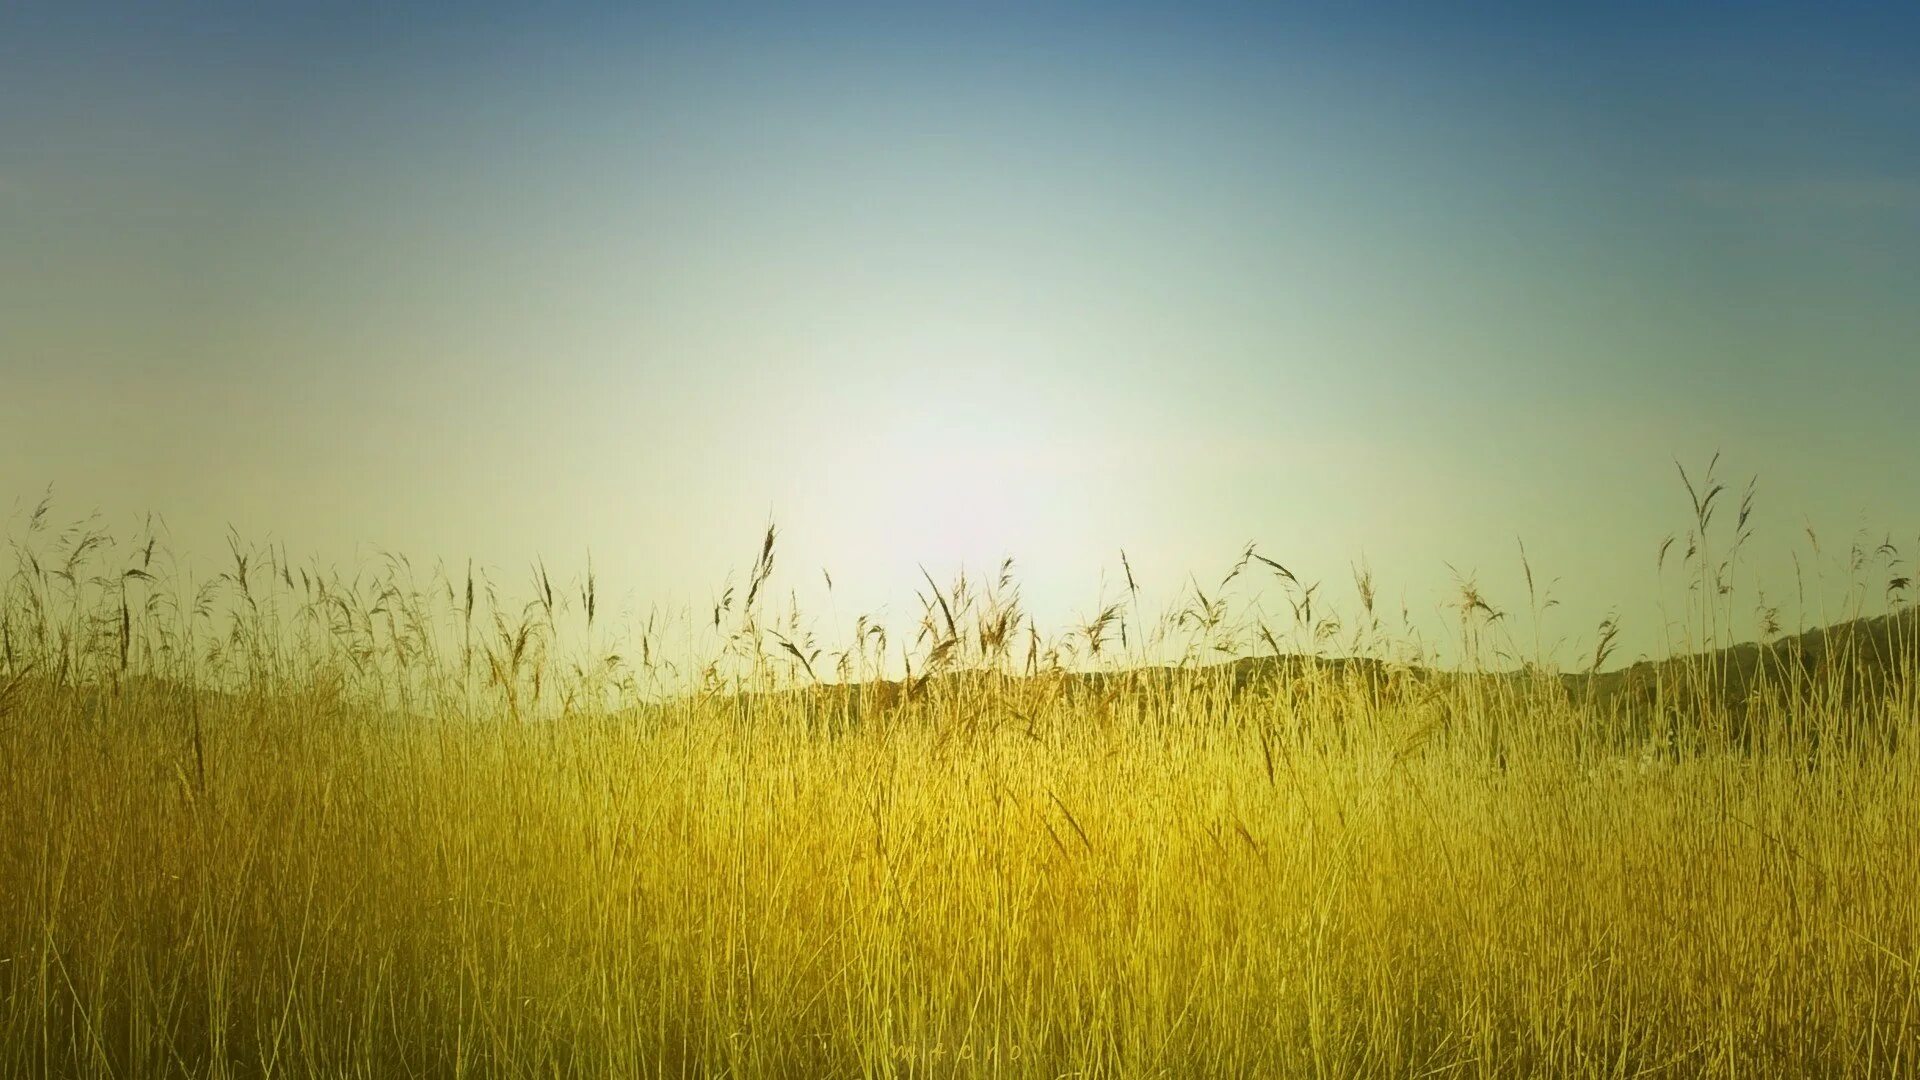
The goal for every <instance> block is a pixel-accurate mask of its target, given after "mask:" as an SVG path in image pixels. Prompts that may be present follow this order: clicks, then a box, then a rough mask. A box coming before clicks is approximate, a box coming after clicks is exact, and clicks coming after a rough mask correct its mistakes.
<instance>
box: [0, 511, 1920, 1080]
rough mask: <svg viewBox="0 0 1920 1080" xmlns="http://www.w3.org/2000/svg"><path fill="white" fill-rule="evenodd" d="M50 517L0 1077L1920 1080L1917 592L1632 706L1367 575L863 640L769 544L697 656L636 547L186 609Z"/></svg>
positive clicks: (12, 745)
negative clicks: (1384, 611) (624, 566)
mask: <svg viewBox="0 0 1920 1080" xmlns="http://www.w3.org/2000/svg"><path fill="white" fill-rule="evenodd" d="M1708 501H1709V502H1710V501H1711V496H1709V499H1708ZM1697 505H1698V504H1696V506H1697ZM43 521H44V517H43V516H36V518H35V521H34V525H33V527H32V528H31V529H30V530H29V532H28V534H27V535H25V536H24V537H21V538H18V539H17V540H16V542H15V545H14V549H13V550H14V554H15V559H16V563H17V565H16V567H15V568H14V573H13V574H12V576H11V578H10V579H9V581H8V584H7V586H6V592H5V599H4V608H3V610H4V629H5V653H4V661H0V662H3V663H4V667H0V1075H5V1076H20V1077H40V1076H114V1077H140V1076H214V1077H228V1076H236V1077H237V1076H247V1077H253V1076H259V1077H279V1076H286V1077H304V1076H314V1077H349V1076H351V1077H369V1078H375V1077H400V1076H432V1077H442V1076H444V1077H455V1076H476V1077H477V1076H501V1077H506V1076H515V1077H519V1076H525V1077H563V1076H564V1077H576V1076H577V1077H601V1076H723V1075H724V1076H736V1077H762V1076H896V1075H897V1076H1033V1077H1060V1076H1115V1077H1122V1076H1167V1077H1186V1076H1317V1077H1336V1076H1392V1077H1471V1076H1548V1075H1553V1076H1596V1077H1598V1076H1606V1077H1619V1078H1623V1080H1624V1078H1628V1077H1638V1076H1649V1075H1664V1076H1674V1075H1685V1076H1696V1075H1697V1076H1793V1075H1799V1076H1811V1075H1855V1076H1902V1075H1920V968H1916V964H1920V809H1917V808H1920V782H1917V781H1920V740H1916V739H1915V738H1914V737H1913V736H1914V732H1915V725H1916V723H1920V710H1917V709H1916V702H1917V701H1920V696H1917V695H1920V685H1917V684H1916V680H1915V679H1914V674H1915V672H1916V671H1920V634H1917V633H1915V620H1914V619H1913V618H1912V616H1911V612H1910V609H1909V611H1908V613H1907V614H1906V615H1904V616H1895V617H1888V618H1883V619H1881V620H1879V621H1878V622H1877V623H1874V624H1872V629H1873V632H1872V633H1870V634H1869V633H1862V632H1850V633H1844V634H1841V635H1840V636H1838V637H1835V636H1833V634H1832V633H1827V634H1818V633H1817V634H1815V635H1812V636H1810V637H1807V638H1804V639H1802V638H1792V639H1782V641H1781V644H1780V645H1779V646H1777V647H1775V648H1773V649H1770V650H1769V649H1762V650H1759V651H1758V652H1757V653H1756V652H1755V651H1753V650H1751V649H1750V650H1748V652H1747V653H1746V654H1745V659H1744V660H1743V661H1739V662H1736V661H1735V657H1736V654H1734V653H1730V652H1714V651H1698V652H1694V653H1690V654H1688V655H1686V656H1684V657H1682V658H1681V659H1678V660H1676V661H1675V662H1673V663H1670V664H1663V665H1652V666H1647V667H1644V669H1643V670H1641V671H1640V674H1639V677H1638V681H1637V682H1634V683H1633V684H1632V692H1627V691H1626V690H1623V689H1622V688H1621V685H1620V684H1621V680H1622V679H1623V678H1625V676H1623V675H1620V674H1619V673H1615V675H1614V677H1612V679H1611V680H1609V679H1608V678H1606V677H1603V676H1600V675H1587V674H1584V673H1583V672H1582V671H1569V672H1560V671H1555V670H1552V669H1551V668H1550V667H1543V666H1541V665H1538V664H1511V663H1503V662H1501V660H1500V659H1499V651H1498V650H1496V649H1495V647H1494V644H1493V643H1495V642H1496V641H1497V640H1499V639H1500V635H1502V634H1503V633H1504V629H1503V627H1504V626H1505V623H1506V622H1507V621H1508V620H1505V619H1503V618H1501V617H1500V615H1499V613H1498V612H1496V611H1495V610H1494V607H1493V605H1491V604H1489V603H1487V602H1486V601H1485V600H1484V599H1483V598H1482V597H1480V596H1479V595H1478V594H1477V593H1476V592H1475V591H1474V590H1473V588H1472V587H1471V586H1470V585H1463V587H1462V590H1461V602H1460V604H1459V617H1460V632H1461V642H1460V643H1459V644H1460V648H1461V650H1462V655H1464V656H1465V657H1466V658H1467V660H1466V662H1465V664H1464V665H1452V666H1447V667H1441V666H1436V665H1432V664H1427V663H1422V662H1420V658H1419V657H1417V656H1414V655H1412V654H1411V653H1410V651H1409V648H1408V647H1407V645H1406V643H1405V642H1395V641H1392V640H1390V639H1389V638H1388V637H1387V636H1386V635H1385V634H1384V633H1383V632H1380V631H1379V630H1378V626H1379V623H1378V621H1377V620H1375V619H1374V618H1373V612H1372V598H1371V587H1370V585H1369V584H1368V583H1366V582H1365V581H1364V580H1363V581H1362V582H1360V583H1359V585H1360V590H1359V592H1360V596H1361V597H1362V601H1361V606H1360V608H1359V609H1358V611H1357V614H1356V616H1355V617H1354V618H1352V619H1350V620H1349V621H1348V622H1347V623H1346V624H1344V625H1333V624H1331V623H1330V622H1329V621H1328V616H1326V615H1325V614H1321V615H1320V616H1319V618H1317V619H1316V618H1315V616H1314V613H1313V612H1312V610H1311V609H1312V606H1313V605H1312V602H1311V601H1310V602H1309V604H1308V607H1307V610H1306V611H1305V612H1303V611H1301V609H1300V607H1299V606H1298V605H1297V604H1296V606H1295V609H1294V610H1295V615H1296V618H1295V620H1294V625H1293V626H1292V627H1291V628H1290V629H1285V630H1282V629H1277V628H1273V627H1270V626H1268V625H1265V624H1257V623H1256V622H1255V621H1252V620H1251V619H1250V617H1242V616H1240V615H1236V614H1235V613H1234V611H1232V610H1230V609H1229V605H1228V603H1227V601H1226V600H1224V599H1222V596H1223V595H1225V593H1223V592H1222V591H1220V590H1213V589H1206V590H1203V589H1202V588H1201V587H1200V586H1198V585H1196V587H1195V589H1194V592H1195V597H1194V600H1193V602H1192V603H1191V604H1189V605H1188V606H1186V607H1185V608H1183V609H1182V610H1179V611H1176V612H1172V613H1169V615H1168V616H1166V617H1165V618H1163V619H1160V620H1158V621H1157V622H1148V621H1146V620H1145V619H1144V618H1143V615H1142V613H1140V612H1137V611H1135V610H1134V606H1133V605H1132V604H1130V603H1128V602H1126V601H1122V602H1120V603H1117V604H1115V605H1114V606H1112V607H1111V608H1109V609H1107V610H1104V611H1102V612H1100V613H1099V615H1098V617H1096V618H1095V619H1094V620H1093V621H1092V623H1091V624H1090V625H1088V626H1083V627H1078V628H1075V629H1073V630H1071V631H1070V632H1068V633H1066V634H1062V635H1057V636H1054V637H1050V638H1042V636H1041V634H1040V632H1039V631H1038V630H1037V629H1036V628H1034V627H1033V625H1032V623H1031V621H1030V620H1025V619H1024V617H1023V616H1022V615H1021V614H1020V609H1019V606H1018V598H1017V590H1016V588H1015V585H1014V583H1013V581H1012V578H1011V577H1010V576H1009V575H1008V574H1007V573H1006V572H1005V571H1004V570H1003V573H1002V574H1001V575H999V576H998V577H996V578H994V579H992V580H990V581H988V582H985V583H957V584H956V585H954V586H945V587H942V586H936V585H935V584H934V582H933V581H932V580H931V579H929V580H928V581H926V582H925V586H926V589H927V593H926V596H925V601H926V612H925V619H924V621H923V623H922V625H921V626H920V628H919V631H920V632H919V634H918V636H917V638H916V639H915V640H913V641H910V642H902V641H898V640H896V641H893V642H888V641H887V640H886V637H885V634H884V632H882V631H880V630H878V629H876V628H874V627H872V626H870V625H868V624H866V623H864V622H863V623H862V624H860V626H858V627H857V628H856V630H855V633H854V635H853V640H854V641H855V642H857V644H855V645H852V646H850V647H849V648H848V649H847V651H846V652H844V653H841V654H838V655H836V654H833V653H828V652H823V651H822V650H820V649H818V648H817V647H815V646H814V645H813V644H812V643H811V640H810V639H809V637H808V636H807V634H806V632H805V631H804V630H803V626H804V624H803V623H802V622H801V621H800V620H798V619H797V617H795V616H794V615H793V614H792V613H787V614H786V615H785V616H779V615H776V614H773V613H771V611H770V609H769V606H768V605H769V601H768V597H767V594H768V592H769V587H768V585H767V582H768V581H769V579H770V577H771V576H772V571H773V560H774V546H775V545H774V538H773V536H772V534H771V533H769V535H768V537H767V539H766V542H765V545H764V546H763V548H762V549H761V553H760V559H759V561H758V562H757V563H756V564H755V565H754V567H753V571H752V573H751V574H750V575H749V576H748V577H747V579H746V582H745V587H744V588H742V589H741V590H739V591H738V594H737V595H729V596H728V597H727V598H726V599H725V601H724V603H723V604H720V605H717V606H716V609H715V611H714V612H713V613H712V619H711V627H709V629H711V630H713V631H714V632H715V635H716V637H715V641H716V642H717V644H716V646H715V649H714V650H713V653H712V655H710V656H704V657H697V658H695V657H688V656H685V655H673V656H672V660H673V662H672V663H669V661H668V657H669V655H670V654H671V653H672V650H671V648H670V647H669V646H668V645H666V644H665V643H664V642H665V641H667V640H669V639H670V637H671V635H668V634H666V633H664V632H662V631H659V630H658V628H656V627H647V628H644V629H641V630H638V631H635V632H633V633H631V634H628V635H627V636H625V637H620V638H618V639H617V640H618V646H617V647H616V646H614V645H612V644H609V643H610V642H613V641H615V640H616V639H615V638H614V637H613V635H612V632H611V631H608V630H607V628H606V625H605V624H606V618H607V617H606V615H605V613H604V612H601V611H597V610H596V597H595V588H596V586H595V583H594V582H593V581H592V579H591V577H590V576H589V577H587V578H585V579H583V580H582V581H580V582H577V583H572V584H569V585H567V586H564V587H561V586H558V585H557V584H556V583H555V582H553V581H551V580H550V579H549V578H548V577H547V575H546V573H545V572H544V570H539V571H536V573H535V574H534V576H533V583H532V585H531V587H530V588H529V589H528V590H527V591H528V592H530V593H531V596H532V599H531V602H530V603H527V604H525V605H524V606H519V605H516V604H515V603H513V602H510V601H506V600H503V599H499V598H498V597H496V596H495V595H494V590H493V589H492V588H491V586H489V585H488V583H487V582H486V581H485V580H484V579H482V580H478V581H476V579H475V578H474V577H472V576H470V575H469V574H467V573H462V572H459V571H455V572H452V573H442V572H435V573H421V574H418V575H416V574H415V572H414V571H413V569H412V568H411V567H409V566H408V565H407V564H406V563H405V562H404V561H402V560H397V559H396V560H392V561H390V562H388V563H387V564H385V565H384V566H380V567H375V568H370V569H368V570H367V571H366V572H365V573H363V574H362V575H361V576H359V577H356V578H353V579H350V580H342V579H341V578H340V577H338V576H327V577H322V576H321V575H319V574H317V573H314V572H303V571H302V570H300V569H298V568H297V567H295V566H293V565H292V564H290V563H289V562H288V561H287V560H286V559H285V557H284V556H283V555H278V554H276V553H274V552H272V551H265V552H255V551H250V550H248V549H247V548H245V547H244V546H243V545H240V544H238V543H236V544H235V547H234V553H233V557H232V560H231V565H230V566H229V568H228V569H227V571H226V572H225V573H224V574H223V575H221V576H220V577H219V578H217V579H214V580H211V581H209V582H208V583H207V584H205V585H204V586H201V587H198V588H194V587H191V586H190V585H189V584H188V583H186V582H185V581H184V580H181V576H180V575H179V574H178V573H177V572H176V571H172V570H170V569H169V566H168V564H167V563H166V560H165V558H164V554H163V555H162V557H161V558H159V559H156V558H155V554H154V550H155V549H154V547H153V544H152V542H151V539H150V538H146V537H138V538H135V539H134V540H133V541H132V542H130V543H124V544H120V545H115V544H113V543H111V542H109V541H108V540H107V539H106V538H105V537H104V536H103V535H101V534H99V533H97V532H93V531H89V530H88V529H87V528H85V527H78V528H75V529H70V530H66V531H59V530H55V529H51V528H48V527H46V526H45V525H44V524H43ZM1707 524H1708V522H1707V521H1706V520H1705V518H1704V516H1703V518H1702V520H1701V521H1700V526H1701V533H1702V535H1704V533H1705V530H1706V526H1707ZM1685 547H1687V548H1688V549H1690V550H1689V551H1688V553H1687V555H1686V556H1685V558H1686V566H1687V568H1688V569H1686V571H1685V572H1687V573H1695V574H1698V575H1700V579H1701V581H1702V582H1703V583H1705V584H1707V585H1709V586H1711V585H1712V584H1713V583H1714V582H1715V580H1716V578H1715V575H1716V574H1718V573H1719V572H1720V571H1721V570H1722V569H1723V568H1724V566H1725V565H1726V562H1716V561H1715V557H1714V556H1713V555H1711V554H1710V552H1709V550H1708V547H1707V545H1706V544H1705V543H1700V544H1699V545H1697V547H1696V545H1695V544H1694V543H1693V542H1692V541H1691V540H1690V541H1689V543H1688V544H1686V545H1685ZM1731 556H1732V552H1731V551H1729V552H1728V553H1727V554H1726V555H1724V556H1720V557H1719V558H1721V559H1723V560H1730V559H1731ZM1674 557H1675V558H1676V560H1677V559H1679V558H1680V557H1681V555H1680V552H1679V551H1678V550H1676V552H1675V553H1674ZM1129 573H1130V569H1129ZM1254 574H1260V575H1264V579H1265V580H1266V581H1268V582H1269V583H1270V584H1272V586H1273V587H1275V588H1277V589H1280V590H1282V592H1283V593H1285V594H1286V595H1288V596H1290V597H1293V598H1295V599H1296V601H1297V600H1298V599H1299V598H1301V596H1302V595H1303V593H1304V590H1303V589H1302V588H1301V587H1300V586H1299V583H1298V582H1297V581H1295V580H1293V578H1292V575H1291V574H1290V573H1288V572H1287V571H1286V570H1285V568H1283V567H1281V566H1280V565H1279V564H1278V563H1274V562H1270V561H1268V560H1266V559H1264V558H1262V557H1260V556H1259V555H1257V554H1256V553H1253V552H1252V551H1251V549H1250V550H1249V552H1248V553H1247V556H1245V557H1243V558H1242V559H1241V560H1240V561H1239V563H1238V564H1237V565H1236V567H1235V572H1234V574H1233V575H1229V577H1230V579H1231V578H1232V577H1235V576H1242V577H1244V576H1246V575H1254ZM1223 584H1226V583H1223ZM1696 595H1701V596H1712V595H1717V591H1716V590H1715V589H1713V588H1711V587H1708V588H1702V589H1700V590H1697V591H1696ZM1322 607H1324V604H1323V605H1322ZM1729 619H1730V616H1727V615H1726V614H1725V613H1724V612H1717V611H1715V610H1714V609H1713V607H1712V606H1711V605H1706V604H1702V605H1701V608H1700V609H1699V610H1697V611H1695V612H1692V613H1690V615H1689V616H1688V620H1689V621H1687V622H1686V625H1689V626H1697V627H1699V628H1700V632H1701V638H1702V640H1703V641H1704V642H1706V643H1709V644H1717V643H1721V642H1723V641H1725V640H1730V638H1728V637H1727V636H1726V635H1727V631H1726V629H1725V623H1726V621H1728V620H1729ZM706 622H707V620H706V619H705V618H704V613H703V618H702V619H701V623H702V625H706ZM1865 625H1867V624H1857V625H1856V627H1855V629H1856V630H1857V629H1858V627H1859V626H1865ZM1606 640H1607V635H1606V634H1605V633H1604V632H1603V634H1602V635H1601V638H1600V642H1601V645H1602V647H1601V648H1600V649H1599V650H1597V654H1596V655H1595V656H1593V657H1591V658H1589V661H1590V662H1589V663H1586V664H1584V665H1581V666H1582V667H1583V668H1592V669H1594V670H1595V671H1602V670H1605V669H1606V662H1607V656H1606V655H1605V648H1604V645H1605V642H1606ZM568 641H572V642H576V643H585V644H582V645H580V647H578V648H575V649H572V650H569V649H568V648H565V647H563V643H565V642H568ZM1814 642H1819V643H1822V644H1823V645H1824V646H1825V647H1824V648H1821V649H1818V650H1814V651H1810V646H1809V643H1814ZM1170 644H1179V645H1181V647H1182V649H1183V650H1184V651H1183V652H1181V654H1180V655H1177V656H1174V657H1172V658H1171V659H1167V660H1165V662H1156V661H1155V660H1154V659H1153V658H1154V657H1155V656H1157V655H1158V654H1157V653H1156V652H1155V650H1163V651H1164V650H1165V649H1166V648H1167V647H1168V646H1169V645H1170ZM1227 652H1238V653H1239V654H1240V655H1241V657H1242V659H1241V661H1240V662H1238V663H1230V664H1218V665H1216V664H1208V663H1202V662H1200V661H1201V660H1204V659H1208V658H1210V657H1222V658H1224V656H1225V654H1226V653H1227ZM888 657H904V658H905V659H904V661H903V663H902V664H901V665H900V666H898V667H889V666H888V663H889V661H888V660H887V658H888ZM1260 658H1264V659H1260ZM882 675H886V676H888V678H885V679H882V678H880V676H882Z"/></svg>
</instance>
